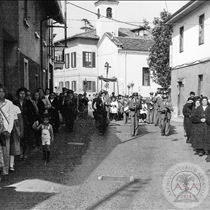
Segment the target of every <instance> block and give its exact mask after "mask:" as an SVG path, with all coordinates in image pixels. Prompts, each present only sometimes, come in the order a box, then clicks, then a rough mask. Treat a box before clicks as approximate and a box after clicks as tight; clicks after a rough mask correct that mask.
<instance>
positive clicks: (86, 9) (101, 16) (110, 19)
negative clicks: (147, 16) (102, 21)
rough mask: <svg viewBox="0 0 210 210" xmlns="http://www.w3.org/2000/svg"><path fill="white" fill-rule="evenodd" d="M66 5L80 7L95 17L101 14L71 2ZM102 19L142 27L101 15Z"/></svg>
mask: <svg viewBox="0 0 210 210" xmlns="http://www.w3.org/2000/svg"><path fill="white" fill-rule="evenodd" d="M66 3H67V4H71V5H73V6H75V7H78V8H80V9H82V10H85V11H87V12H90V13H92V14H94V15H97V16H98V15H99V14H98V13H96V12H93V11H91V10H88V9H86V8H84V7H81V6H78V5H76V4H74V3H71V2H69V1H67V2H66ZM100 17H103V18H106V19H109V20H112V21H115V22H118V23H123V24H127V25H130V26H135V27H140V25H135V24H132V23H128V22H124V21H121V20H117V19H114V18H108V17H106V16H104V15H101V14H100Z"/></svg>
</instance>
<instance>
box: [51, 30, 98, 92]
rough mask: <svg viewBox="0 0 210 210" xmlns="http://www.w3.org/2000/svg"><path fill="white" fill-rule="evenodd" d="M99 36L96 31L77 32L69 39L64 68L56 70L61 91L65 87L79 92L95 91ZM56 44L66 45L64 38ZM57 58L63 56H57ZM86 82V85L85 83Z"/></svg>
mask: <svg viewBox="0 0 210 210" xmlns="http://www.w3.org/2000/svg"><path fill="white" fill-rule="evenodd" d="M98 39H99V37H98V36H96V33H95V31H90V32H85V33H82V34H77V35H75V36H72V37H70V38H68V39H67V46H68V48H66V49H65V55H64V60H65V64H64V66H63V69H57V70H55V71H54V75H55V79H54V81H55V87H58V89H59V90H58V91H59V92H61V91H62V88H63V87H66V88H68V89H72V90H73V91H76V92H77V93H82V92H84V90H85V89H86V91H87V92H90V93H95V92H96V84H97V68H96V62H97V59H96V54H97V42H98ZM55 44H56V45H59V44H60V45H64V40H61V41H58V42H56V43H55ZM56 59H57V60H60V59H61V57H58V56H56ZM84 82H86V85H87V86H86V85H85V84H84Z"/></svg>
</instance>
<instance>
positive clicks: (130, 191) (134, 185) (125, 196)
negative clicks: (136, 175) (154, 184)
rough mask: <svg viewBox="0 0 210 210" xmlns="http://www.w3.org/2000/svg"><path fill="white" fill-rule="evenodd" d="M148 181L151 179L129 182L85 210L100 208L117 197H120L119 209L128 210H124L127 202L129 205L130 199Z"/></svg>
mask: <svg viewBox="0 0 210 210" xmlns="http://www.w3.org/2000/svg"><path fill="white" fill-rule="evenodd" d="M150 181H151V179H146V180H141V179H136V180H134V181H133V182H129V183H127V184H125V185H123V186H122V187H120V188H119V189H117V190H115V191H114V192H112V193H110V194H108V195H107V196H105V197H104V198H103V199H101V200H99V201H98V202H97V203H95V204H93V205H92V206H91V207H88V208H87V209H86V210H94V209H97V208H100V206H102V205H104V204H105V203H106V202H108V201H109V200H111V199H114V198H115V197H117V196H118V197H122V203H120V205H121V209H128V208H126V206H127V205H128V202H129V203H130V201H131V199H132V197H134V195H135V194H136V193H138V192H139V191H140V190H141V189H142V188H143V187H144V186H145V185H147V184H148V183H149V182H150ZM127 207H128V206H127Z"/></svg>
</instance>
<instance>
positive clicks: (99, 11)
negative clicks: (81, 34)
mask: <svg viewBox="0 0 210 210" xmlns="http://www.w3.org/2000/svg"><path fill="white" fill-rule="evenodd" d="M97 16H98V19H99V18H100V16H101V15H100V9H98V14H97Z"/></svg>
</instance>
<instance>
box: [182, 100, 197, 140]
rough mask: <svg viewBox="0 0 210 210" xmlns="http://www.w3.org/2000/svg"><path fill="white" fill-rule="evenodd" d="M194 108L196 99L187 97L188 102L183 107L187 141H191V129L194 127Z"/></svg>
mask: <svg viewBox="0 0 210 210" xmlns="http://www.w3.org/2000/svg"><path fill="white" fill-rule="evenodd" d="M193 110H194V100H193V99H192V98H188V99H187V103H186V104H185V105H184V107H183V110H182V112H183V115H184V130H185V132H186V135H187V141H186V143H191V129H192V120H191V116H192V113H193Z"/></svg>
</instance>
